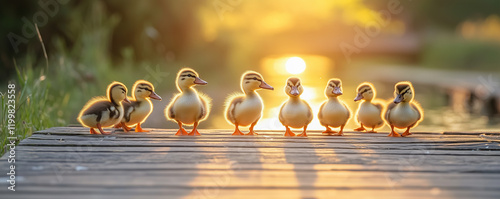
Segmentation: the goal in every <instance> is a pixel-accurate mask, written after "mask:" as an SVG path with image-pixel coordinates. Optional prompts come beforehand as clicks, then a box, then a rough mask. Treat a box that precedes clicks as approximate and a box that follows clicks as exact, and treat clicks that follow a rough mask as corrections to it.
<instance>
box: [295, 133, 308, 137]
mask: <svg viewBox="0 0 500 199" xmlns="http://www.w3.org/2000/svg"><path fill="white" fill-rule="evenodd" d="M295 136H297V137H307V133H306V132H302V133H301V134H298V135H295Z"/></svg>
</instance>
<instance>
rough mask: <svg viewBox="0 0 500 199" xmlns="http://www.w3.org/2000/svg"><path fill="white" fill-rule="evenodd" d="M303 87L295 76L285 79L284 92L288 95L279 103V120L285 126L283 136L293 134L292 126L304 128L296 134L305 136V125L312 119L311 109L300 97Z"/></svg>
mask: <svg viewBox="0 0 500 199" xmlns="http://www.w3.org/2000/svg"><path fill="white" fill-rule="evenodd" d="M302 92H304V88H303V87H302V85H301V83H300V79H299V78H297V77H290V78H288V80H286V86H285V93H286V94H287V95H288V96H289V98H288V100H287V101H285V102H284V103H283V105H281V109H280V113H279V120H280V122H281V124H283V126H285V128H286V131H285V136H295V134H294V133H293V132H292V131H291V130H290V127H292V128H304V130H303V132H302V133H301V134H299V135H297V136H303V137H307V134H306V130H307V125H309V123H311V121H312V119H313V113H312V109H311V107H310V106H309V104H308V103H307V102H306V101H305V100H302V99H300V95H301V94H302Z"/></svg>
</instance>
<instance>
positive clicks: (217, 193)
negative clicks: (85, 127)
mask: <svg viewBox="0 0 500 199" xmlns="http://www.w3.org/2000/svg"><path fill="white" fill-rule="evenodd" d="M28 187H29V189H27V187H25V188H20V191H18V192H17V193H15V194H13V193H9V192H7V193H6V192H5V191H0V194H1V195H5V196H6V197H8V198H12V199H26V198H37V199H68V198H71V199H89V198H109V199H128V198H148V199H149V198H151V199H153V198H159V199H164V198H195V199H198V198H199V199H208V198H230V199H232V198H292V199H293V198H342V197H346V198H347V196H348V197H349V198H351V197H352V198H374V199H375V198H384V199H400V198H408V199H421V198H436V199H447V198H455V199H462V198H463V199H471V198H491V199H497V198H498V195H499V192H498V191H495V190H447V189H440V188H438V187H435V188H424V189H415V190H407V189H368V188H364V189H351V188H349V187H339V188H328V189H301V190H297V189H231V188H224V187H219V186H206V187H180V186H174V187H164V186H163V187H135V186H129V187H109V186H92V187H71V188H72V189H68V188H67V187H64V186H62V187H56V188H54V187H51V186H28Z"/></svg>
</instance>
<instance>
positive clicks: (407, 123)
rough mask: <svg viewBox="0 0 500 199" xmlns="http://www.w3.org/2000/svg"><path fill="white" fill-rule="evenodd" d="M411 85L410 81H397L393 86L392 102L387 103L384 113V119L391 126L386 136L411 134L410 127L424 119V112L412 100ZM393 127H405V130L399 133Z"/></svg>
mask: <svg viewBox="0 0 500 199" xmlns="http://www.w3.org/2000/svg"><path fill="white" fill-rule="evenodd" d="M413 91H414V90H413V85H412V84H411V82H408V81H403V82H398V83H397V84H396V86H394V95H395V96H396V97H395V99H394V103H391V104H389V106H388V107H387V111H386V113H385V119H386V121H387V123H388V124H389V125H390V126H391V133H390V134H389V135H388V136H391V137H399V136H403V137H405V136H408V135H411V133H410V128H413V127H415V126H417V125H418V124H419V123H420V122H421V121H422V120H423V119H424V112H423V110H422V108H421V107H420V105H419V104H418V103H417V102H416V101H415V100H413V98H414V95H413ZM394 127H396V128H399V129H404V128H406V131H405V132H404V133H403V134H402V135H399V133H397V132H396V131H394Z"/></svg>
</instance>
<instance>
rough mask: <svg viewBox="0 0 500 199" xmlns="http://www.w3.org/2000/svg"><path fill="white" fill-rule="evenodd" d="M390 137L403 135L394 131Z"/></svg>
mask: <svg viewBox="0 0 500 199" xmlns="http://www.w3.org/2000/svg"><path fill="white" fill-rule="evenodd" d="M387 136H388V137H401V135H399V133H397V132H395V131H392V132H391V133H389V135H387Z"/></svg>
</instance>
